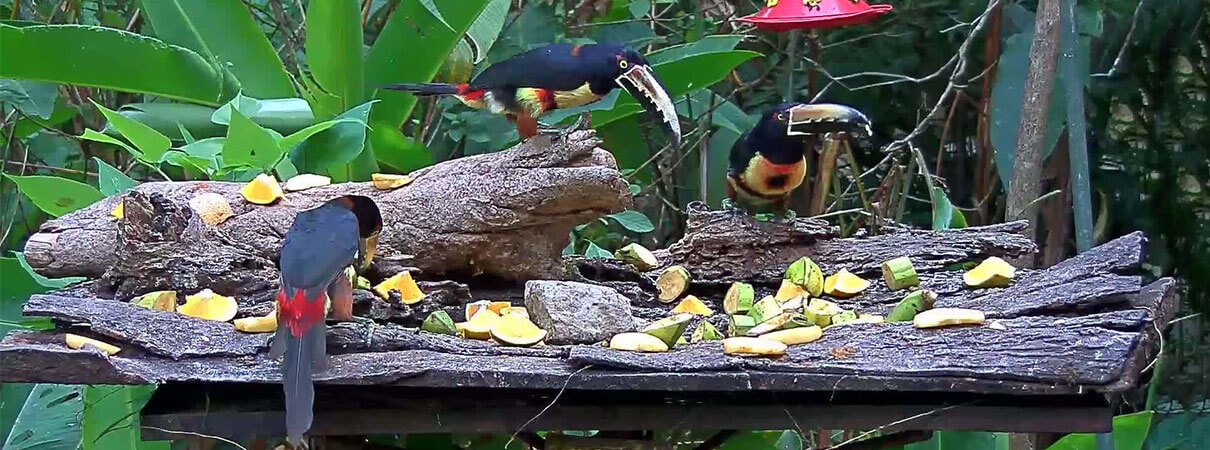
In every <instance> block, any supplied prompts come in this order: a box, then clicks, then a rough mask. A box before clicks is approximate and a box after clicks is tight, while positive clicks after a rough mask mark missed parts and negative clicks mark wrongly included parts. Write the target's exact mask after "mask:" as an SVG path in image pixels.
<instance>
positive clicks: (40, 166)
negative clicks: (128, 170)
mask: <svg viewBox="0 0 1210 450" xmlns="http://www.w3.org/2000/svg"><path fill="white" fill-rule="evenodd" d="M4 163H5V164H8V165H12V166H17V167H21V168H25V167H32V168H35V169H44V170H49V171H51V172H62V173H70V174H75V175H85V176H90V177H94V178H95V177H98V176H99V175H97V174H96V173H93V172H87V171H83V170H76V169H68V168H65V167H55V166H47V165H44V164H35V163H22V162H20V161H4Z"/></svg>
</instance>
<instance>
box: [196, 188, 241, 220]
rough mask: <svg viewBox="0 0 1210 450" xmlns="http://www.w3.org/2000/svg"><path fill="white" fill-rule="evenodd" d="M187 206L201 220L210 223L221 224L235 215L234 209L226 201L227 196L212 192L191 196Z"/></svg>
mask: <svg viewBox="0 0 1210 450" xmlns="http://www.w3.org/2000/svg"><path fill="white" fill-rule="evenodd" d="M189 208H190V209H192V210H193V212H196V213H197V216H198V217H199V218H201V219H202V222H206V223H207V224H210V225H218V224H221V223H223V222H226V221H227V219H230V218H231V217H233V216H235V211H232V210H231V204H230V203H227V198H226V197H223V196H222V195H219V194H215V193H213V192H206V193H202V194H198V195H195V196H193V198H191V199H189Z"/></svg>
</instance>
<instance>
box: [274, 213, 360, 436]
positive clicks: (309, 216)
mask: <svg viewBox="0 0 1210 450" xmlns="http://www.w3.org/2000/svg"><path fill="white" fill-rule="evenodd" d="M381 229H382V216H381V215H380V213H379V211H378V207H377V206H376V205H375V204H374V201H373V200H370V199H369V198H367V197H362V196H359V195H347V196H343V197H338V198H335V199H332V200H329V201H327V202H325V203H324V204H322V205H320V206H318V207H315V208H312V209H308V210H305V211H302V212H300V213H298V215H297V216H295V218H294V224H293V225H291V226H290V231H288V232H287V233H286V239H285V243H284V244H282V249H281V257H280V259H279V262H278V266H279V268H280V269H281V290H279V291H278V293H277V332H276V334H274V336H273V347H272V348H271V349H270V352H269V355H270V357H272V358H274V359H277V358H282V366H281V368H282V385H283V387H284V390H285V396H286V431H287V439H288V440H289V441H290V443H291V444H293V445H298V444H299V443H300V442H301V441H302V437H303V434H304V433H306V432H307V430H309V429H310V428H311V419H312V413H313V412H312V404H313V403H314V400H315V390H314V386H313V385H312V381H311V375H312V373H313V372H323V371H324V370H326V369H327V366H328V356H327V345H326V343H325V336H326V328H325V325H324V319H325V317H326V316H327V315H328V310H329V308H330V309H331V314H332V318H333V319H336V320H352V319H353V284H352V282H353V280H352V279H350V274H349V272H350V270H348V269H349V267H350V266H353V267H355V268H356V269H357V270H364V269H365V268H366V267H368V265H369V263H370V261H371V260H372V259H373V257H374V248H375V246H376V245H377V241H378V233H379V231H380V230H381ZM352 276H353V277H356V274H355V273H354V275H352ZM354 279H355V278H354Z"/></svg>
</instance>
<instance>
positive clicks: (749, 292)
mask: <svg viewBox="0 0 1210 450" xmlns="http://www.w3.org/2000/svg"><path fill="white" fill-rule="evenodd" d="M755 297H756V290H755V289H753V288H752V285H751V284H748V283H741V282H735V283H731V287H729V288H727V294H726V296H724V297H723V311H724V312H726V313H727V314H740V313H745V312H748V311H749V310H751V309H752V302H753V301H754V300H756V298H755Z"/></svg>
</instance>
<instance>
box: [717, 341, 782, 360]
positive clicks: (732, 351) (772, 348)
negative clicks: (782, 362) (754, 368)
mask: <svg viewBox="0 0 1210 450" xmlns="http://www.w3.org/2000/svg"><path fill="white" fill-rule="evenodd" d="M723 353H724V354H728V355H755V356H782V355H785V354H786V344H783V343H781V342H778V341H774V340H770V339H762V338H756V337H729V338H726V339H723Z"/></svg>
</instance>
